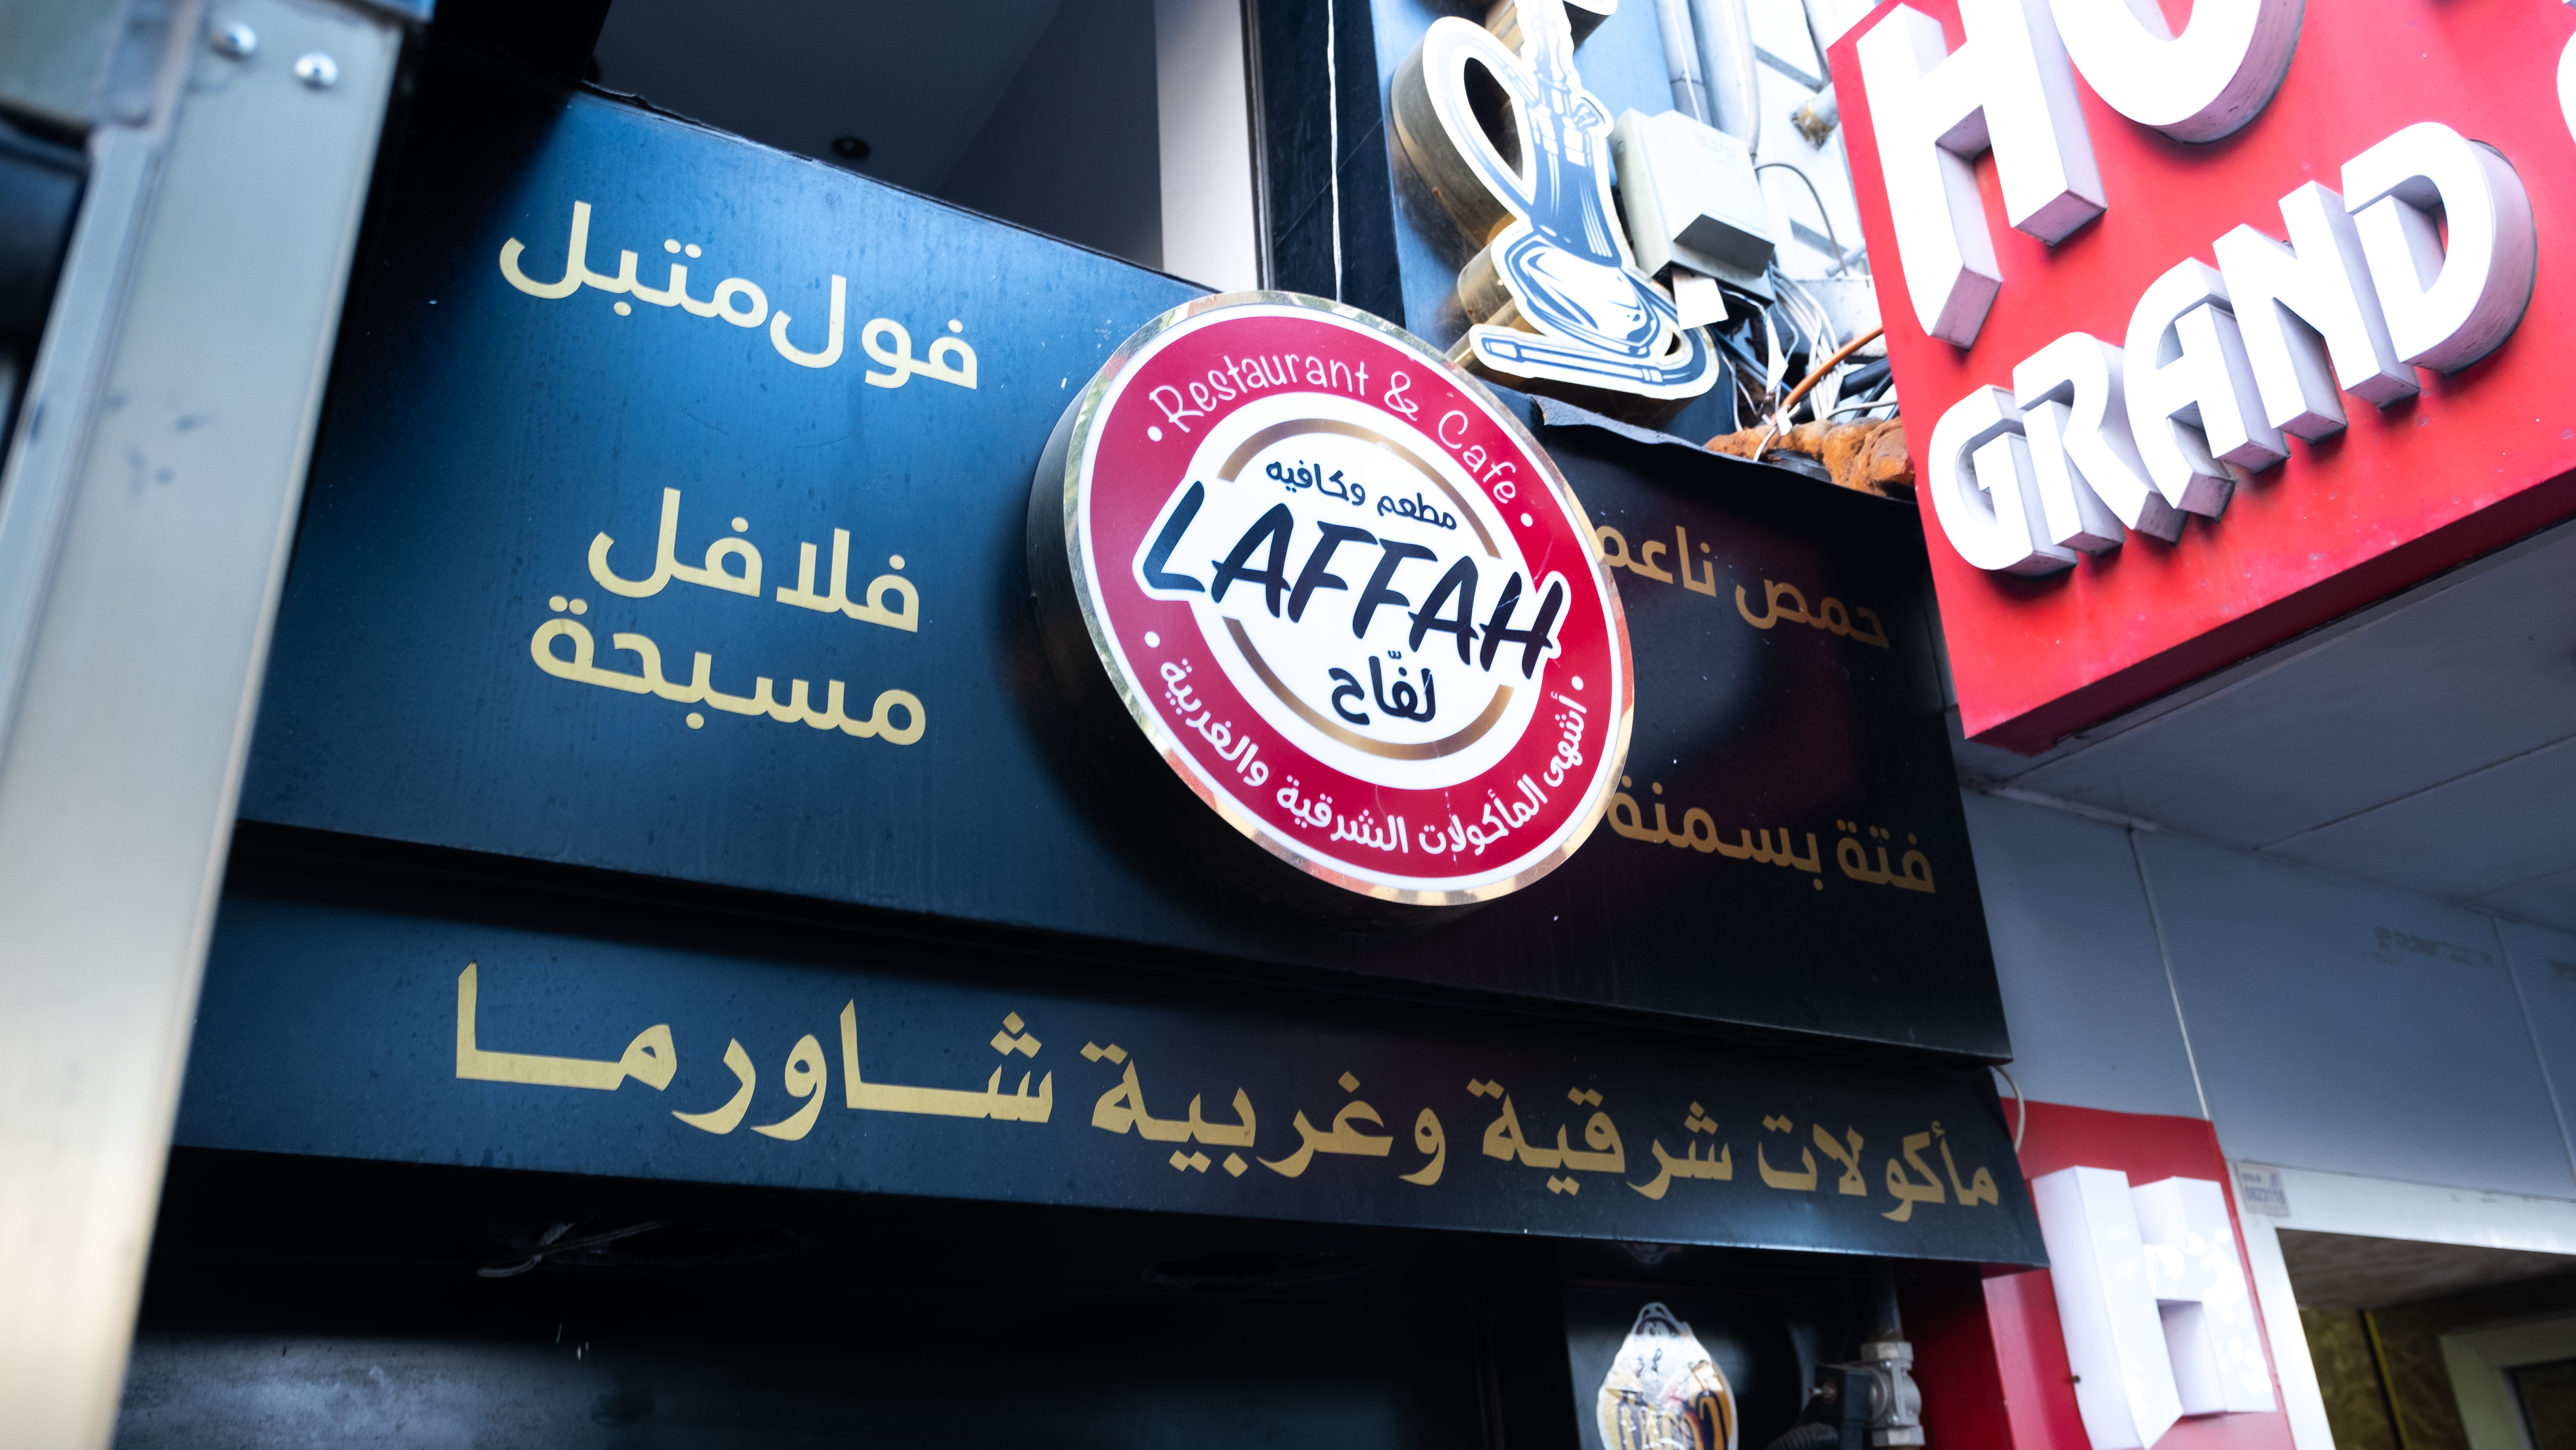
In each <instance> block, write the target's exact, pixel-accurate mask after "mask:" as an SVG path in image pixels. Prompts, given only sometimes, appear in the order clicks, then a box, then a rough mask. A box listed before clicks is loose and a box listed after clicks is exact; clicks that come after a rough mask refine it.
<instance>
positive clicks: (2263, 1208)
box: [2236, 1163, 2290, 1218]
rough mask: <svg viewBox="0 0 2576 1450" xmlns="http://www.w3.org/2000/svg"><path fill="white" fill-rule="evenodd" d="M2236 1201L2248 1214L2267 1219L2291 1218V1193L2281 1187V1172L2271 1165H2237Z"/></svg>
mask: <svg viewBox="0 0 2576 1450" xmlns="http://www.w3.org/2000/svg"><path fill="white" fill-rule="evenodd" d="M2236 1201H2237V1202H2239V1203H2241V1204H2243V1205H2245V1211H2246V1212H2248V1213H2259V1214H2262V1215H2264V1216H2265V1217H2267V1218H2288V1217H2289V1216H2290V1191H2289V1190H2288V1189H2286V1188H2284V1187H2282V1186H2281V1170H2280V1169H2278V1168H2275V1167H2273V1166H2272V1165H2270V1164H2269V1163H2239V1164H2237V1165H2236Z"/></svg>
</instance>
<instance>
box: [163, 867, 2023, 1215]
mask: <svg viewBox="0 0 2576 1450" xmlns="http://www.w3.org/2000/svg"><path fill="white" fill-rule="evenodd" d="M553 920H554V921H555V923H556V924H558V925H561V926H565V927H569V928H573V930H553V929H539V928H532V927H529V926H526V925H518V924H512V925H496V924H494V923H493V922H491V921H488V920H481V919H472V918H458V917H453V916H444V915H440V916H432V915H421V914H417V913H416V912H414V911H411V910H406V909H388V908H386V907H385V906H383V905H381V904H371V905H366V906H359V905H350V904H340V903H334V904H315V903H313V902H310V901H306V900H297V899H293V898H291V897H273V896H264V895H255V894H244V893H242V892H238V891H237V892H235V893H234V894H232V895H230V896H228V898H227V899H226V902H225V905H224V910H223V917H222V923H221V926H220V927H219V929H218V931H217V934H216V940H215V945H214V950H213V954H212V958H211V960H210V962H209V964H208V968H207V974H206V985H205V991H204V996H203V1000H202V1005H201V1007H200V1009H199V1018H198V1035H197V1042H198V1045H197V1048H196V1050H195V1053H194V1055H193V1056H192V1058H191V1060H190V1063H189V1075H188V1082H187V1090H186V1094H185V1097H184V1099H183V1102H182V1107H181V1111H180V1120H179V1125H178V1130H177V1141H179V1142H180V1143H182V1144H186V1145H192V1146H199V1147H216V1148H231V1149H250V1150H257V1151H267V1152H283V1153H321V1154H330V1155H335V1156H342V1157H361V1158H376V1159H388V1160H393V1161H398V1162H416V1163H444V1164H465V1165H482V1166H486V1167H497V1168H519V1169H540V1170H550V1171H562V1172H578V1173H596V1174H616V1175H625V1176H636V1177H643V1176H650V1177H662V1178H685V1179H697V1180H701V1181H708V1182H720V1183H749V1184H768V1185H777V1186H786V1187H801V1188H822V1189H836V1190H845V1191H859V1192H899V1193H905V1194H918V1195H927V1196H932V1197H944V1198H964V1199H982V1200H1002V1201H1014V1202H1024V1203H1042V1204H1072V1205H1087V1206H1093V1207H1120V1208H1144V1209H1153V1210H1163V1211H1173V1212H1190V1213H1203V1214H1219V1215H1228V1216H1240V1217H1253V1218H1280V1219H1303V1220H1315V1221H1326V1222H1337V1223H1373V1224H1387V1225H1397V1226H1413V1227H1429V1228H1450V1229H1473V1230H1482V1231H1492V1232H1535V1233H1546V1234H1553V1235H1561V1236H1568V1237H1593V1238H1612V1239H1622V1240H1629V1241H1636V1242H1650V1243H1688V1244H1724V1245H1739V1246H1756V1247H1760V1246H1770V1247H1797V1248H1816V1247H1831V1248H1833V1249H1836V1250H1840V1251H1843V1252H1851V1253H1865V1254H1877V1255H1890V1256H1898V1257H1906V1258H1918V1259H1954V1260H1968V1261H1974V1262H1981V1263H2037V1262H2039V1261H2040V1260H2041V1258H2042V1253H2041V1250H2040V1246H2039V1241H2038V1232H2037V1227H2036V1223H2035V1220H2034V1219H2033V1217H2032V1212H2031V1207H2030V1198H2029V1195H2028V1193H2027V1192H2026V1191H2025V1190H2024V1188H2023V1186H2022V1183H2021V1178H2020V1174H2019V1172H2018V1171H2017V1170H2016V1169H2015V1167H2014V1158H2013V1152H2012V1144H2011V1140H2010V1136H2009V1134H2008V1133H2007V1132H2006V1130H2005V1125H2004V1119H2003V1114H2002V1111H2001V1109H2000V1107H1999V1106H1998V1105H1997V1103H1996V1100H1995V1095H1994V1090H1993V1088H1992V1087H1991V1086H1990V1085H1989V1084H1988V1082H1987V1078H1988V1074H1987V1073H1986V1072H1985V1070H1984V1069H1982V1068H1970V1069H1951V1070H1937V1069H1931V1068H1925V1067H1906V1066H1901V1065H1896V1064H1888V1063H1870V1062H1862V1061H1858V1060H1851V1059H1843V1060H1835V1059H1830V1058H1816V1057H1800V1056H1795V1055H1791V1054H1783V1053H1765V1052H1756V1051H1751V1050H1742V1049H1729V1048H1723V1047H1716V1046H1712V1045H1710V1044H1708V1043H1705V1042H1695V1041H1692V1040H1690V1039H1687V1038H1674V1037H1664V1036H1660V1035H1655V1034H1647V1033H1639V1032H1616V1033H1614V1032H1609V1031H1595V1030H1585V1029H1575V1028H1568V1027H1563V1026H1559V1027H1553V1028H1551V1027H1548V1026H1545V1025H1541V1024H1535V1023H1532V1022H1531V1021H1529V1020H1528V1019H1526V1018H1513V1017H1505V1016H1500V1015H1496V1014H1486V1013H1476V1012H1467V1011H1460V1010H1456V1009H1452V1008H1442V1007H1434V1006H1427V1005H1416V1006H1403V1005H1396V1004H1387V1005H1382V1006H1370V1005H1359V1004H1353V1003H1349V1002H1338V1003H1337V1002H1333V1001H1331V1000H1329V999H1307V1000H1306V1001H1305V1002H1304V1003H1303V1004H1302V1005H1294V1004H1283V1003H1282V1002H1280V1001H1278V1000H1276V999H1265V1000H1263V1001H1261V1002H1259V1003H1258V1004H1249V1003H1247V1002H1245V1001H1243V1000H1241V999H1239V998H1228V997H1227V996H1225V995H1223V994H1221V993H1220V992H1218V991H1216V990H1214V989H1213V986H1212V984H1209V985H1202V986H1199V987H1195V988H1194V987H1193V986H1192V985H1191V984H1190V983H1188V982H1187V981H1185V980H1184V979H1177V978H1166V979H1162V981H1161V982H1160V983H1159V984H1157V983H1155V982H1154V981H1153V980H1152V979H1144V980H1142V981H1138V980H1128V981H1124V982H1120V983H1118V984H1117V988H1118V990H1117V991H1116V993H1115V994H1114V995H1113V993H1112V992H1111V991H1109V990H1104V989H1103V984H1101V983H1098V982H1095V983H1093V984H1091V985H1088V986H1085V987H1076V986H1073V985H1071V984H1067V983H1060V982H1058V981H1055V980H1050V979H1048V978H1043V977H1041V978H1039V979H1037V980H1035V981H1032V980H1031V977H1030V974H1029V972H1028V970H1027V967H1026V963H1025V962H1021V963H1013V962H1010V961H1008V960H1006V959H1004V958H1003V957H1001V955H1000V954H998V953H996V954H976V955H973V956H970V957H965V958H962V959H961V957H960V956H959V955H958V954H957V953H955V952H954V951H952V950H949V949H947V948H938V947H921V946H907V945H904V944H900V943H891V942H864V943H856V944H854V943H852V942H851V941H850V940H849V939H848V938H846V937H840V938H836V939H834V940H832V941H830V942H828V943H822V944H817V943H814V942H810V941H809V942H804V943H787V944H781V943H780V942H778V941H777V940H776V934H775V933H772V932H764V931H762V930H760V929H758V928H755V927H747V926H745V925H744V924H743V923H742V922H740V921H738V920H737V921H734V922H731V923H726V922H717V923H713V924H712V925H709V924H704V923H701V924H699V925H697V926H696V927H694V928H692V927H691V926H689V925H688V924H685V923H683V924H680V925H677V926H673V925H668V924H663V923H659V922H656V921H653V920H652V919H651V918H650V915H649V913H635V914H633V915H630V916H629V917H628V918H627V919H625V920H624V921H623V922H622V923H620V922H618V921H615V920H614V919H612V918H611V917H610V915H609V914H607V913H599V912H596V911H589V910H585V909H582V908H571V909H567V910H563V911H560V912H558V913H556V914H555V915H554V918H553ZM647 932H649V934H650V935H652V936H653V937H655V938H656V940H655V941H653V942H652V943H650V944H647V943H645V942H642V941H638V940H636V939H635V938H636V937H638V936H640V935H644V934H646V933H647ZM673 938H678V940H676V941H675V940H673ZM746 946H749V947H751V948H752V950H749V951H746V949H745V948H746Z"/></svg>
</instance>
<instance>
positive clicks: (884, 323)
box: [859, 317, 975, 388]
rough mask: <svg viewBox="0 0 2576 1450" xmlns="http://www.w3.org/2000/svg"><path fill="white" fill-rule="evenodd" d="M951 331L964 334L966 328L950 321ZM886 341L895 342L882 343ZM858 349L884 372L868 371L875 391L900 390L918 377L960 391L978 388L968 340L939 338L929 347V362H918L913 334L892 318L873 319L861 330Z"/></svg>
mask: <svg viewBox="0 0 2576 1450" xmlns="http://www.w3.org/2000/svg"><path fill="white" fill-rule="evenodd" d="M948 330H949V331H950V332H952V333H953V332H962V331H964V330H965V324H964V323H961V322H958V321H956V320H955V319H951V320H950V321H949V324H948ZM885 338H891V339H893V340H892V341H891V342H886V341H881V340H880V339H885ZM859 346H860V347H862V348H865V349H866V350H867V354H868V356H869V357H871V358H874V359H876V362H877V367H880V368H883V369H885V371H883V372H879V371H877V370H876V368H871V369H869V370H868V372H867V380H868V381H869V383H871V384H873V385H874V386H876V387H880V388H899V387H902V386H903V385H904V384H905V383H908V382H910V381H912V380H913V379H914V378H916V377H925V378H936V379H938V380H939V381H940V382H943V383H954V384H956V385H957V386H958V387H961V388H972V387H974V386H975V349H973V348H971V347H969V346H967V345H966V339H964V338H962V337H943V338H939V339H938V340H936V341H934V342H932V343H931V344H930V353H929V356H928V357H927V358H926V359H922V358H915V357H914V356H913V355H912V334H911V333H910V332H908V331H906V330H905V328H904V325H903V324H902V323H900V322H897V321H895V320H894V319H893V318H891V317H879V318H874V319H871V320H870V321H869V323H868V325H867V326H866V327H865V328H863V329H861V330H860V332H859Z"/></svg>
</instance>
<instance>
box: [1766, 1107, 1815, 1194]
mask: <svg viewBox="0 0 2576 1450" xmlns="http://www.w3.org/2000/svg"><path fill="white" fill-rule="evenodd" d="M1796 1126H1797V1124H1796V1123H1794V1122H1791V1121H1790V1120H1789V1119H1787V1118H1779V1117H1769V1118H1764V1119H1763V1120H1762V1127H1763V1129H1764V1131H1766V1132H1772V1133H1786V1132H1788V1131H1789V1130H1790V1129H1792V1128H1795V1127H1796ZM1798 1161H1799V1162H1800V1163H1801V1164H1802V1165H1804V1171H1802V1172H1797V1173H1788V1172H1784V1171H1782V1170H1780V1169H1778V1168H1774V1167H1772V1166H1771V1160H1770V1158H1769V1157H1767V1156H1765V1154H1764V1153H1763V1151H1762V1145H1761V1144H1759V1143H1756V1144H1754V1145H1753V1166H1754V1167H1755V1168H1758V1169H1760V1170H1761V1173H1762V1182H1763V1184H1764V1186H1766V1187H1770V1188H1786V1189H1790V1190H1792V1191H1794V1192H1798V1193H1813V1192H1815V1191H1816V1155H1815V1154H1814V1153H1812V1152H1810V1151H1808V1150H1807V1149H1805V1148H1800V1149H1799V1150H1798Z"/></svg>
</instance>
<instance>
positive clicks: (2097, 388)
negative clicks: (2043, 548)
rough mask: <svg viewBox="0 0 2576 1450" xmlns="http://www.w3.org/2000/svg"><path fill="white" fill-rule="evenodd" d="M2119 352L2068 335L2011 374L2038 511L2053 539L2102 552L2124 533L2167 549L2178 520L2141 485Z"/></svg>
mask: <svg viewBox="0 0 2576 1450" xmlns="http://www.w3.org/2000/svg"><path fill="white" fill-rule="evenodd" d="M2120 371H2121V369H2120V350H2119V349H2118V348H2116V347H2113V346H2112V345H2111V344H2109V343H2107V342H2104V341H2102V340H2101V339H2100V338H2097V337H2094V336H2092V335H2091V334H2089V333H2082V332H2070V333H2068V334H2066V335H2065V336H2064V337H2061V338H2059V339H2058V340H2057V341H2055V342H2052V343H2050V344H2049V345H2048V346H2046V347H2043V348H2041V349H2040V350H2039V351H2037V352H2035V353H2032V354H2031V355H2030V356H2029V357H2028V358H2026V359H2024V360H2023V362H2022V364H2021V366H2019V367H2016V368H2014V369H2013V398H2014V401H2015V402H2016V403H2018V404H2019V405H2020V407H2021V410H2022V427H2023V430H2024V431H2025V432H2027V433H2028V434H2029V436H2030V455H2031V463H2032V466H2033V467H2034V468H2036V469H2037V470H2038V474H2039V505H2040V515H2041V518H2042V521H2043V522H2044V523H2045V525H2046V527H2047V529H2048V537H2049V539H2050V541H2051V542H2053V543H2059V544H2064V545H2067V546H2068V547H2070V548H2076V549H2083V550H2085V551H2087V552H2090V553H2100V552H2101V551H2102V550H2104V549H2109V548H2113V547H2116V546H2117V545H2118V544H2119V543H2120V542H2121V539H2122V537H2123V535H2124V529H2136V530H2137V531H2138V532H2140V533H2142V534H2152V535H2154V536H2155V537H2157V538H2159V539H2162V540H2164V541H2165V542H2166V543H2168V544H2170V543H2172V542H2173V541H2174V540H2175V539H2177V538H2180V537H2181V536H2182V515H2181V514H2180V513H2179V512H2177V511H2176V510H2175V509H2174V506H2173V505H2172V504H2169V503H2167V502H2165V496H2164V495H2163V494H2160V493H2158V492H2156V490H2155V486H2154V485H2153V484H2151V483H2149V482H2148V481H2147V468H2146V465H2145V464H2144V463H2142V462H2140V461H2139V459H2138V445H2137V443H2136V441H2135V440H2133V439H2132V438H2131V437H2130V436H2129V405H2128V400H2127V397H2126V396H2125V393H2126V390H2125V389H2124V388H2123V387H2122V386H2121V378H2120Z"/></svg>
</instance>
